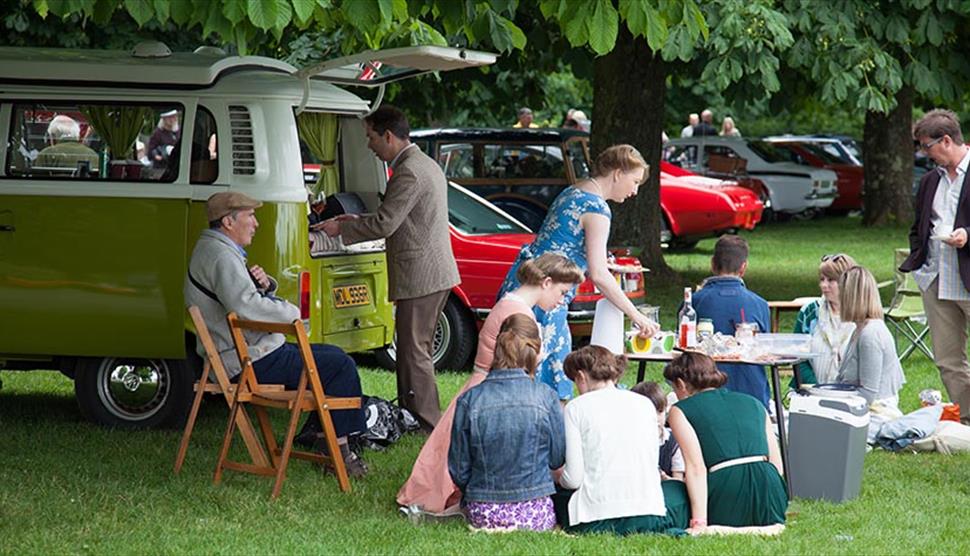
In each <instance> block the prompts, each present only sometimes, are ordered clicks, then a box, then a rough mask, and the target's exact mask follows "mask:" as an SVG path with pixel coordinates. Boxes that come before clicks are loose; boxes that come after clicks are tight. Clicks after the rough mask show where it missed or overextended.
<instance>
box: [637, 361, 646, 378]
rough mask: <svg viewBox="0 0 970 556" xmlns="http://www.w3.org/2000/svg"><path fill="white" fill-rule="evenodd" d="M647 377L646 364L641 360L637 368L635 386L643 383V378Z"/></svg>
mask: <svg viewBox="0 0 970 556" xmlns="http://www.w3.org/2000/svg"><path fill="white" fill-rule="evenodd" d="M646 375H647V362H646V361H644V360H643V359H641V360H640V365H639V366H638V367H637V384H640V383H641V382H643V377H645V376H646Z"/></svg>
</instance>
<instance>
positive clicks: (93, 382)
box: [74, 357, 193, 428]
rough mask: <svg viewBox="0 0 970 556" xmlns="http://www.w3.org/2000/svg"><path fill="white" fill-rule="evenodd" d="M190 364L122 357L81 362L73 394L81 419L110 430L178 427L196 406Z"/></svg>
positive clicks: (180, 361)
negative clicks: (115, 428)
mask: <svg viewBox="0 0 970 556" xmlns="http://www.w3.org/2000/svg"><path fill="white" fill-rule="evenodd" d="M192 383H193V380H192V377H191V376H190V373H189V371H188V366H187V365H186V363H185V361H182V360H173V359H138V358H121V357H104V358H89V359H84V360H83V361H81V362H80V364H79V365H78V369H77V374H76V376H75V377H74V392H75V395H76V396H77V401H78V406H79V407H80V409H81V414H82V415H83V416H84V417H85V418H86V419H88V420H90V421H93V422H95V423H98V424H100V425H104V426H107V427H120V428H149V427H157V426H165V425H177V424H179V423H180V421H182V420H183V419H184V417H185V415H186V411H187V409H188V406H189V404H190V403H191V400H192Z"/></svg>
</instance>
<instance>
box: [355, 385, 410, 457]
mask: <svg viewBox="0 0 970 556" xmlns="http://www.w3.org/2000/svg"><path fill="white" fill-rule="evenodd" d="M395 401H396V400H395ZM361 409H363V410H364V415H365V417H366V419H367V428H366V429H364V432H362V433H361V434H360V435H359V436H358V438H357V439H356V440H357V441H358V442H360V443H361V444H363V445H364V446H365V447H367V448H371V449H373V450H383V449H384V448H387V447H388V446H390V445H391V444H394V443H395V442H397V441H398V439H400V438H401V436H403V435H404V433H406V432H410V431H413V430H417V429H418V428H420V426H421V425H420V424H419V423H418V420H417V419H415V418H414V415H412V414H411V412H410V411H408V410H406V409H404V408H401V407H398V406H397V405H395V404H394V401H388V400H385V399H383V398H378V397H376V396H362V397H361Z"/></svg>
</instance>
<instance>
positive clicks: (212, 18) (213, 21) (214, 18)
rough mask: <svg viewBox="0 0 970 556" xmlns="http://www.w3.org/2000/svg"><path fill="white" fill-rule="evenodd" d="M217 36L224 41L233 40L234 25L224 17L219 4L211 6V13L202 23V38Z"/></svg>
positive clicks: (214, 3) (215, 3)
mask: <svg viewBox="0 0 970 556" xmlns="http://www.w3.org/2000/svg"><path fill="white" fill-rule="evenodd" d="M210 35H216V36H218V37H219V38H220V39H222V40H223V41H229V40H231V39H232V35H233V33H232V24H231V23H229V20H228V19H226V16H225V15H223V13H222V9H221V8H220V6H219V3H218V2H213V3H211V4H210V5H209V13H208V15H207V16H206V18H205V21H204V22H203V23H202V36H204V37H208V36H210Z"/></svg>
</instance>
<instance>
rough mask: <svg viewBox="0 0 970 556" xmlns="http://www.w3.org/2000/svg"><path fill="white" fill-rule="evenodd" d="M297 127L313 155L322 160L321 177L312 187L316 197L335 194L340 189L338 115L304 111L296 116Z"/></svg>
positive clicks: (312, 194)
mask: <svg viewBox="0 0 970 556" xmlns="http://www.w3.org/2000/svg"><path fill="white" fill-rule="evenodd" d="M296 125H297V129H298V130H299V133H300V140H302V141H303V142H304V143H305V144H306V146H307V148H308V149H310V152H311V153H313V156H315V157H316V158H317V160H319V161H320V177H319V178H317V183H316V184H314V185H313V187H311V188H310V194H311V196H312V197H314V198H319V197H326V196H328V195H333V194H334V193H336V192H337V191H338V190H339V178H338V175H337V116H336V114H321V113H319V112H303V113H302V114H300V115H299V116H297V118H296Z"/></svg>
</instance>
